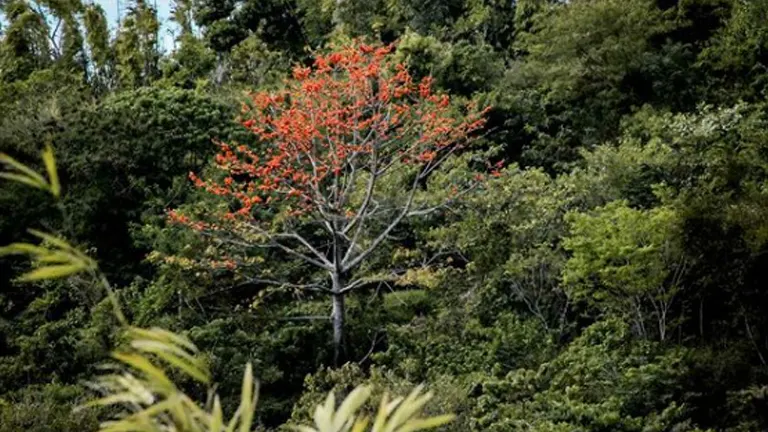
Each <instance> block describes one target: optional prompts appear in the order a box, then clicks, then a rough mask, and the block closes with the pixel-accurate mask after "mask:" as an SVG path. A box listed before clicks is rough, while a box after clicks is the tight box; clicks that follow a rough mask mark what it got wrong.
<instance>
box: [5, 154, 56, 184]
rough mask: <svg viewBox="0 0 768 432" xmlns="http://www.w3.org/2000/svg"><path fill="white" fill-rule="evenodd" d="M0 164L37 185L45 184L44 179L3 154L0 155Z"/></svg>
mask: <svg viewBox="0 0 768 432" xmlns="http://www.w3.org/2000/svg"><path fill="white" fill-rule="evenodd" d="M0 163H5V164H7V165H10V166H11V167H13V168H14V169H16V171H19V172H20V173H22V174H24V175H25V176H27V177H29V178H31V179H33V180H34V181H35V182H37V183H38V184H46V183H45V179H44V178H43V176H41V175H40V174H38V173H36V172H35V171H33V170H32V169H31V168H29V167H27V166H26V165H24V164H23V163H21V162H19V161H17V160H16V159H14V158H12V157H10V156H8V155H7V154H5V153H0Z"/></svg>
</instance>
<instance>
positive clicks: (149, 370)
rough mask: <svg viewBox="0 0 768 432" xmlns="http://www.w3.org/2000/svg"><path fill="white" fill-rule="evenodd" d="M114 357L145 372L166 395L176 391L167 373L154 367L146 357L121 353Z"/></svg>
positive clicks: (114, 354)
mask: <svg viewBox="0 0 768 432" xmlns="http://www.w3.org/2000/svg"><path fill="white" fill-rule="evenodd" d="M112 357H114V358H115V359H116V360H118V361H120V362H122V363H124V364H126V365H128V366H130V367H132V368H134V369H137V370H139V371H142V372H144V373H145V374H146V375H147V377H148V378H151V379H152V383H153V384H156V385H158V386H159V387H160V388H162V389H163V390H164V391H165V392H166V393H168V392H170V391H172V390H175V386H174V385H173V383H172V382H171V380H169V379H168V377H167V376H166V375H165V372H163V371H162V370H161V369H159V368H158V367H156V366H155V365H153V364H152V363H151V362H150V361H149V360H148V359H147V358H146V357H142V356H140V355H138V354H128V353H121V352H116V353H113V354H112Z"/></svg>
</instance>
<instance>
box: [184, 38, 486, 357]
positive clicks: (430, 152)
mask: <svg viewBox="0 0 768 432" xmlns="http://www.w3.org/2000/svg"><path fill="white" fill-rule="evenodd" d="M391 51H392V47H391V46H387V47H373V46H369V45H365V44H354V45H350V46H346V47H343V48H341V49H339V50H336V51H334V52H332V53H330V54H328V55H320V56H317V57H316V59H315V61H314V64H313V65H312V67H302V66H297V67H296V68H294V70H293V78H292V79H291V80H289V81H288V82H286V86H285V88H284V89H283V90H282V91H279V92H276V93H268V92H260V93H255V94H253V95H251V101H250V103H248V104H244V105H243V110H242V118H241V121H242V124H243V126H245V127H246V128H247V129H248V130H250V131H251V132H252V133H253V134H254V135H255V138H257V141H258V144H257V145H241V144H232V143H229V144H227V143H220V144H219V145H220V147H221V152H220V153H219V154H218V155H217V156H216V158H215V165H216V167H218V168H219V169H220V170H221V171H222V174H221V175H220V176H218V177H217V176H215V175H214V176H212V177H215V178H211V179H202V178H200V177H198V176H197V175H195V174H190V177H191V179H192V180H193V182H194V183H195V185H196V186H197V187H198V188H202V189H204V190H206V191H208V192H210V193H212V194H215V195H219V196H222V197H225V198H227V199H228V200H229V208H228V210H227V211H223V212H222V213H221V214H217V215H216V216H215V218H214V220H211V218H210V217H209V218H207V221H202V220H199V218H198V219H193V218H190V217H189V216H186V215H183V214H181V213H180V212H177V211H172V212H171V213H170V216H171V219H173V220H175V221H176V222H179V223H183V224H187V225H190V226H192V227H193V228H195V229H197V230H199V231H200V232H201V233H203V234H205V235H206V236H207V237H209V238H211V239H215V240H216V241H217V242H219V244H223V243H229V244H236V245H241V246H245V247H253V246H258V247H267V248H274V249H276V250H279V251H281V252H283V253H285V254H287V255H288V256H291V257H293V258H295V259H298V260H300V261H302V262H304V263H306V264H308V265H309V266H312V267H314V268H315V269H317V270H320V271H322V272H323V273H325V274H327V278H328V279H327V282H326V283H325V284H323V285H317V284H311V286H310V284H307V285H302V286H307V287H310V288H312V289H313V291H315V292H322V293H323V294H325V295H327V296H328V297H329V298H330V299H331V304H332V313H331V320H332V324H333V342H334V347H335V352H336V356H337V358H338V355H339V351H340V349H341V346H342V340H343V337H344V300H345V296H346V295H347V294H348V293H350V292H351V291H353V290H355V289H356V288H359V287H361V286H363V285H365V284H366V283H367V282H368V281H369V279H366V278H365V277H360V276H359V275H357V274H356V272H357V270H358V269H359V268H360V267H361V264H362V263H364V262H365V261H366V259H368V258H369V257H370V256H371V254H372V253H373V252H374V251H376V250H377V248H379V247H380V246H381V245H382V244H383V243H384V242H386V241H387V240H388V238H390V237H391V234H392V233H393V230H395V229H396V228H397V227H398V226H400V225H401V224H402V223H403V222H404V221H406V220H407V219H409V218H413V217H419V216H425V215H428V214H430V213H433V212H438V211H441V210H442V209H445V208H447V207H448V206H450V205H451V203H453V202H455V201H456V200H457V199H458V198H459V197H461V196H462V195H463V194H465V193H466V192H467V191H469V190H472V189H473V188H474V187H475V186H477V185H478V184H479V182H480V181H481V175H476V176H474V177H473V178H471V179H463V180H461V181H456V182H454V183H453V184H451V185H450V186H448V187H447V192H446V191H445V190H443V192H444V193H443V194H442V195H441V198H440V199H439V202H436V201H435V200H434V199H419V198H418V196H419V193H420V191H422V192H423V190H424V188H425V187H428V184H429V181H430V179H431V178H432V177H433V176H434V175H435V174H436V172H437V171H436V170H438V169H439V168H441V167H442V166H444V165H447V164H446V162H447V161H450V160H455V159H456V158H457V155H458V154H460V153H461V152H460V150H461V149H462V148H464V147H465V146H466V144H467V143H468V142H469V141H470V139H471V137H472V136H473V135H474V133H475V132H476V131H478V130H479V129H480V128H482V127H483V125H484V123H485V121H484V119H483V114H484V111H482V110H478V109H476V108H475V107H474V106H471V105H470V106H468V107H457V106H455V104H452V103H451V101H450V98H449V97H448V95H445V94H436V93H434V92H433V89H432V79H431V78H430V77H426V78H424V79H422V80H419V81H418V82H415V81H414V79H413V78H412V76H411V75H410V74H409V72H408V70H407V69H406V67H405V66H404V65H402V64H396V63H394V62H393V61H392V60H391V58H392V56H391ZM441 188H442V189H446V187H445V185H442V186H441ZM208 216H211V215H208ZM307 227H313V229H312V230H308V229H307ZM224 262H226V263H227V264H226V265H227V266H229V267H230V268H231V267H236V266H237V265H238V263H237V262H236V261H235V260H233V259H228V260H225V261H224ZM356 276H357V277H356ZM265 282H267V283H268V282H270V281H265ZM292 286H297V285H296V284H293V285H292Z"/></svg>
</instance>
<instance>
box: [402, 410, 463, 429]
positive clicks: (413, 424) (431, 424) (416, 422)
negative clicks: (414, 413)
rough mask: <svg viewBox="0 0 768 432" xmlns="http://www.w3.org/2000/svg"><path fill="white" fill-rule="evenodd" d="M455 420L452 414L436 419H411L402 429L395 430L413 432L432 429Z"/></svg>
mask: <svg viewBox="0 0 768 432" xmlns="http://www.w3.org/2000/svg"><path fill="white" fill-rule="evenodd" d="M454 418H456V416H455V415H453V414H446V415H441V416H436V417H430V418H424V419H413V420H410V421H408V422H407V423H406V424H405V425H403V427H401V428H400V429H398V430H397V432H414V431H419V430H424V429H434V428H436V427H440V426H442V425H444V424H446V423H449V422H451V421H453V419H454Z"/></svg>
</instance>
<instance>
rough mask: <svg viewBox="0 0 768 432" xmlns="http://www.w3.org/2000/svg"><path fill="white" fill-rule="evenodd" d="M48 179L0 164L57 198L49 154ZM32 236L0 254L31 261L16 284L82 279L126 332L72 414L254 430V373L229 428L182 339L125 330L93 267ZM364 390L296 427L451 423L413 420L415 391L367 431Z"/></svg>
mask: <svg viewBox="0 0 768 432" xmlns="http://www.w3.org/2000/svg"><path fill="white" fill-rule="evenodd" d="M43 160H44V162H45V165H46V169H47V171H48V180H47V181H46V180H45V179H44V178H43V177H42V176H41V175H40V174H38V173H36V172H35V171H34V170H32V169H30V168H29V167H27V166H25V165H23V164H21V163H20V162H18V161H16V160H15V159H13V158H11V157H10V156H8V155H5V154H0V161H2V162H5V163H6V164H7V165H9V166H10V167H11V169H12V171H11V172H0V177H2V178H6V179H8V180H12V181H16V182H19V183H22V184H25V185H28V186H31V187H35V188H38V189H43V190H46V191H49V192H50V193H51V194H52V195H53V196H54V197H55V198H58V197H59V195H60V190H61V188H60V185H59V182H58V175H57V171H56V163H55V158H54V155H53V151H52V149H51V148H50V146H48V147H46V149H45V151H44V152H43ZM30 233H31V234H32V235H34V236H35V237H37V238H38V239H40V240H41V242H40V244H37V245H35V244H30V243H14V244H11V245H8V246H5V247H2V248H0V256H2V255H23V256H27V257H29V258H30V260H31V261H32V262H33V264H34V265H35V269H33V270H31V271H30V272H28V273H26V274H25V275H23V276H22V277H21V278H20V280H21V281H39V280H49V279H56V278H63V277H67V276H72V275H75V274H78V273H87V274H90V275H91V276H93V278H94V280H95V282H96V283H98V284H101V285H102V286H103V287H104V289H105V291H106V293H107V296H108V297H109V299H110V301H111V302H112V305H113V306H114V311H115V314H116V316H117V318H118V320H119V321H120V324H121V325H122V326H123V327H124V334H125V339H126V342H127V343H126V346H125V347H122V348H120V349H118V350H117V351H115V352H113V353H112V358H113V359H114V360H115V361H116V363H114V364H111V365H108V367H109V368H110V369H111V370H112V372H111V373H109V374H105V375H103V376H100V377H98V378H97V379H96V380H95V381H94V382H92V383H91V387H92V388H94V389H95V390H96V391H97V392H99V393H101V394H102V397H101V398H99V399H96V400H93V401H91V402H89V403H87V404H85V405H84V406H82V407H80V408H78V409H84V408H88V407H95V406H106V407H112V408H115V412H116V413H117V414H116V416H115V417H114V418H113V419H112V420H108V421H105V422H103V423H101V426H100V431H102V432H169V431H174V432H248V431H251V430H253V427H254V424H253V423H254V412H255V410H256V405H257V402H258V384H257V382H256V380H255V379H254V376H253V367H252V365H251V364H250V363H248V364H246V367H245V373H244V376H243V381H242V391H241V397H240V405H239V407H238V408H237V410H236V411H235V413H234V414H233V415H232V417H231V418H230V419H229V420H228V421H227V420H226V418H225V416H224V413H223V410H222V406H221V402H220V399H219V396H218V395H215V393H214V392H213V391H212V386H211V384H212V381H211V373H210V370H209V369H208V366H207V364H206V362H205V358H204V357H203V356H202V355H201V353H200V352H199V351H198V349H197V347H196V346H195V345H194V344H193V343H192V342H191V341H190V340H189V339H187V338H186V337H184V336H181V335H178V334H176V333H173V332H170V331H167V330H163V329H160V328H151V329H143V328H138V327H133V326H131V325H129V324H128V322H127V320H126V318H125V317H124V315H123V314H122V312H121V309H120V305H119V302H118V300H117V297H116V296H115V295H114V292H113V291H112V289H111V287H110V285H109V283H108V282H107V280H106V278H105V277H104V276H103V274H101V272H100V271H99V269H98V265H97V263H96V261H94V260H93V259H91V258H90V257H88V256H87V255H86V254H84V253H83V252H81V251H79V250H78V249H77V248H75V247H73V246H71V245H70V244H69V243H68V242H66V241H65V240H63V239H60V238H59V237H57V236H54V235H51V234H46V233H43V232H40V231H36V230H30ZM170 371H176V372H179V373H181V374H182V375H184V376H186V377H189V378H191V379H193V380H194V381H196V382H198V383H201V384H204V385H206V386H208V388H209V394H210V395H213V397H212V398H209V400H211V401H212V402H210V403H203V404H201V403H199V402H197V401H195V400H193V399H192V398H191V397H190V396H188V395H187V394H186V393H184V391H182V390H181V389H180V388H179V387H178V386H177V385H176V383H174V380H173V379H172V378H171V377H169V372H170ZM370 393H371V392H370V389H369V388H368V387H363V386H361V387H358V388H356V389H355V390H354V391H352V392H351V393H350V394H349V395H348V396H347V398H346V399H345V400H344V401H343V402H342V403H341V405H340V406H339V408H338V409H336V403H335V396H334V395H333V394H330V395H328V397H327V399H326V401H325V403H324V404H322V405H320V406H318V407H317V409H316V410H315V427H314V428H312V427H308V426H295V427H294V429H296V430H299V431H302V432H311V431H315V432H363V431H365V430H371V431H372V432H412V431H418V430H424V429H431V428H435V427H438V426H440V425H443V424H445V423H447V422H449V421H451V420H452V418H453V416H452V415H443V416H438V417H431V418H420V417H419V413H420V412H421V410H422V408H423V407H424V406H425V404H426V403H427V402H428V401H429V400H430V398H431V397H432V395H431V394H430V393H426V394H424V393H423V392H422V389H421V387H417V388H416V389H414V390H413V392H411V394H410V395H408V396H407V397H405V398H397V399H394V400H392V401H390V400H389V399H388V397H387V396H386V395H385V396H384V397H383V399H382V401H381V404H380V407H379V410H378V413H377V415H376V417H375V419H374V421H373V423H372V425H371V428H370V429H368V424H369V421H368V419H367V418H366V417H365V416H363V415H360V414H358V412H359V411H360V408H361V407H362V406H363V404H364V403H365V402H366V401H367V400H368V398H369V397H370Z"/></svg>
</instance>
